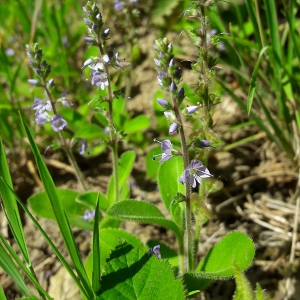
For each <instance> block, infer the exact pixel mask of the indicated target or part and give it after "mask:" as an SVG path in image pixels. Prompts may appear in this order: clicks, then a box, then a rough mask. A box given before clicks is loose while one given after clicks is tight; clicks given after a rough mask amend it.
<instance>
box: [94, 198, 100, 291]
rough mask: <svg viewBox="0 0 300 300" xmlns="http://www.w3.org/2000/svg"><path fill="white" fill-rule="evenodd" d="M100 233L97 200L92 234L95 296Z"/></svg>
mask: <svg viewBox="0 0 300 300" xmlns="http://www.w3.org/2000/svg"><path fill="white" fill-rule="evenodd" d="M100 274H101V271H100V232H99V198H98V201H97V206H96V211H95V222H94V232H93V273H92V286H93V290H94V292H95V294H96V295H97V294H98V292H99V290H100V287H101V285H100V277H101V276H100Z"/></svg>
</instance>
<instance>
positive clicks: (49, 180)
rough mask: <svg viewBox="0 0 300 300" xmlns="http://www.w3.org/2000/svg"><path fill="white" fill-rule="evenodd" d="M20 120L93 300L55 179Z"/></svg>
mask: <svg viewBox="0 0 300 300" xmlns="http://www.w3.org/2000/svg"><path fill="white" fill-rule="evenodd" d="M20 118H21V121H22V124H23V126H24V129H25V131H26V135H27V137H28V140H29V143H30V146H31V149H32V152H33V154H34V157H35V161H36V164H37V167H38V170H39V173H40V177H41V179H42V182H43V183H44V186H45V190H46V192H47V194H48V197H49V199H50V202H51V205H52V208H53V211H54V214H55V217H56V220H57V224H58V226H59V229H60V232H61V234H62V237H63V239H64V242H65V244H66V247H67V250H68V253H69V255H70V257H71V260H72V262H73V264H74V267H75V269H76V272H77V274H78V276H79V278H80V280H81V281H82V284H83V286H84V288H85V290H86V292H87V294H88V299H93V298H94V293H93V290H92V288H91V285H90V282H89V279H88V276H87V274H86V271H85V269H84V266H83V263H82V260H81V258H80V255H79V252H78V248H77V246H76V243H75V240H74V236H73V234H72V231H71V228H70V225H69V222H68V219H67V217H66V214H65V212H64V210H63V207H62V205H61V203H60V200H59V197H58V195H57V192H56V187H55V185H54V182H53V179H52V177H51V175H50V173H49V171H48V169H47V167H46V165H45V163H44V161H43V159H42V156H41V155H40V153H39V150H38V147H37V145H36V143H35V141H34V139H33V136H32V134H31V132H30V130H29V128H28V126H27V124H26V123H25V122H24V121H23V119H22V116H21V114H20Z"/></svg>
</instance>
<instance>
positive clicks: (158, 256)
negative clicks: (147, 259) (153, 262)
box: [147, 245, 161, 259]
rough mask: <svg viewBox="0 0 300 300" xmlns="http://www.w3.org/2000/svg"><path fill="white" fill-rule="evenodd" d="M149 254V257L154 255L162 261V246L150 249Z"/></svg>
mask: <svg viewBox="0 0 300 300" xmlns="http://www.w3.org/2000/svg"><path fill="white" fill-rule="evenodd" d="M147 254H148V255H151V254H154V255H155V256H156V257H157V258H158V259H161V254H160V245H156V246H154V247H153V248H151V249H149V250H148V252H147Z"/></svg>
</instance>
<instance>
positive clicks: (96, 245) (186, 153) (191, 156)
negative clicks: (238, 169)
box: [0, 1, 263, 299]
mask: <svg viewBox="0 0 300 300" xmlns="http://www.w3.org/2000/svg"><path fill="white" fill-rule="evenodd" d="M135 2H136V1H130V3H131V4H132V3H133V4H135ZM124 3H125V2H124V1H115V2H114V5H115V9H116V10H122V9H123V7H125V6H124V5H125V4H124ZM126 3H127V4H128V5H129V2H126ZM209 5H210V2H209V1H206V2H204V1H203V2H202V1H191V3H190V6H189V8H188V9H187V10H186V11H185V15H187V16H189V17H195V18H196V19H197V20H198V22H199V24H200V29H199V28H193V29H191V30H190V32H189V33H190V35H191V37H192V39H193V41H194V42H195V45H196V47H197V55H198V58H197V61H196V62H194V63H193V64H192V69H193V70H194V71H196V72H197V73H198V74H199V76H200V77H199V81H198V83H197V84H196V87H195V90H194V95H195V96H194V99H197V100H196V102H195V101H194V102H192V101H190V99H188V98H187V97H186V96H185V88H184V87H183V86H182V85H183V84H182V80H181V75H182V71H181V69H180V68H178V67H177V66H176V59H175V57H174V54H173V46H172V44H171V43H169V41H168V40H167V39H166V38H164V39H158V40H156V41H155V44H154V51H155V59H154V64H155V68H156V69H157V72H158V76H157V79H158V84H159V86H160V88H161V89H162V90H163V91H164V92H165V95H166V97H165V98H158V99H157V103H158V104H159V105H160V106H161V107H162V109H163V110H164V111H163V112H162V114H164V116H165V117H166V122H168V123H169V130H168V134H169V135H172V137H174V136H179V139H180V146H181V147H179V148H178V149H177V146H173V144H172V142H171V138H170V139H164V140H162V141H161V142H160V144H161V153H160V154H158V155H155V156H153V160H155V159H156V158H157V157H158V158H160V160H159V163H160V167H159V170H158V174H157V181H158V186H159V191H160V194H161V197H162V200H163V202H164V204H165V206H166V208H167V210H168V212H169V215H170V216H171V218H167V217H166V216H165V215H164V214H163V213H162V212H161V211H160V210H159V209H158V207H156V206H155V205H153V204H151V203H149V202H147V201H143V200H142V201H138V200H135V199H129V195H130V187H129V184H128V183H127V179H128V177H129V175H130V173H131V170H132V167H133V163H134V160H135V152H134V151H127V152H124V153H123V154H122V155H121V156H120V157H119V155H118V148H119V143H120V141H121V140H122V138H124V135H125V134H124V132H123V130H122V129H123V128H119V127H118V125H119V124H120V123H118V122H117V121H116V119H117V118H119V117H120V115H119V114H118V110H117V107H118V102H117V101H119V99H118V98H119V97H120V95H121V92H120V90H118V89H117V88H116V87H115V86H114V85H113V83H112V78H111V72H110V70H111V68H119V69H121V70H122V69H123V67H122V64H121V62H120V61H119V60H118V54H117V52H114V53H113V54H112V55H111V54H109V53H108V51H107V41H108V38H109V35H110V34H111V33H110V30H109V29H107V28H105V27H104V21H103V18H102V14H101V12H100V10H99V8H98V6H97V5H96V4H95V3H92V2H90V1H88V2H87V4H86V5H85V6H84V7H83V12H84V23H85V24H86V26H87V30H88V35H87V36H86V38H85V41H86V42H87V43H88V44H89V45H91V46H95V47H97V49H98V56H92V57H89V58H88V59H87V60H86V61H85V62H84V63H83V68H89V69H90V83H91V85H93V86H95V87H96V88H97V89H98V98H97V101H96V105H98V107H97V108H98V109H99V110H100V111H101V113H102V119H104V120H105V121H104V123H105V124H107V127H106V128H107V130H106V133H105V135H104V138H103V143H105V144H106V145H107V146H108V147H109V148H110V149H111V153H112V170H113V172H112V176H111V178H110V181H109V184H108V188H107V193H106V195H104V194H101V193H98V192H92V191H87V189H86V187H85V184H84V183H83V182H84V181H83V177H82V176H81V175H78V174H81V173H78V174H77V176H78V178H79V180H80V182H81V180H82V186H83V187H84V189H85V192H84V193H79V192H76V191H73V190H65V189H58V188H56V186H55V184H54V182H53V179H52V178H51V175H50V173H49V170H48V169H47V167H46V165H45V163H44V161H43V158H42V156H41V154H40V152H39V150H38V147H37V145H36V142H35V140H34V138H33V136H32V134H31V132H30V129H29V127H28V125H27V124H26V122H24V121H23V118H22V116H21V121H22V124H23V127H24V129H25V132H26V135H27V137H28V140H29V143H30V146H31V149H32V152H33V154H34V156H35V160H36V164H37V167H38V170H39V174H40V177H41V179H42V182H43V184H44V186H45V191H43V192H41V193H38V194H36V195H34V196H32V197H31V198H30V199H29V202H30V206H31V208H32V210H33V211H34V212H35V213H37V214H38V215H40V216H42V217H46V218H50V219H54V220H56V221H57V223H58V226H59V229H60V232H61V234H62V237H63V240H64V242H65V245H66V248H67V251H68V254H69V256H70V259H71V261H72V266H73V267H72V266H71V265H70V264H69V263H68V262H67V261H66V259H65V258H64V257H63V256H62V255H61V254H60V251H59V250H58V249H57V248H56V246H55V245H54V243H53V241H51V239H50V238H49V237H48V236H47V234H46V232H45V231H44V230H43V229H42V228H41V226H40V224H39V223H38V221H37V220H36V219H35V217H34V216H33V214H32V213H31V212H30V211H29V210H28V209H27V207H26V206H25V205H24V204H23V203H22V201H21V200H20V199H19V198H18V197H17V196H16V194H15V193H14V191H13V188H12V181H11V178H10V174H9V169H8V164H7V161H6V156H5V152H4V147H3V145H2V143H0V174H1V178H0V191H1V196H2V199H3V208H4V211H5V214H6V216H7V218H8V221H9V225H10V227H11V229H12V233H13V235H14V238H15V241H16V243H17V245H18V247H19V249H20V252H21V255H22V257H23V259H24V261H25V263H23V261H22V260H21V259H20V258H19V257H18V255H17V254H16V253H15V252H14V250H13V249H12V247H11V246H10V245H9V244H8V243H7V241H6V240H5V239H4V238H3V237H2V236H1V237H0V241H1V242H0V266H1V267H2V268H3V269H4V270H5V272H6V273H8V274H9V275H10V276H11V277H12V278H13V279H14V281H15V282H16V283H17V285H18V286H19V288H20V290H21V291H22V293H23V294H24V295H26V296H28V297H29V296H31V294H32V293H31V292H30V291H29V289H28V287H27V286H26V284H25V282H24V280H23V278H22V276H21V275H20V273H19V270H18V268H17V267H16V265H15V264H17V265H18V267H19V268H21V269H22V270H23V272H24V273H25V274H26V276H27V277H28V279H29V280H30V281H31V282H32V283H33V285H34V286H35V287H36V289H37V291H38V293H39V296H40V297H41V298H42V299H51V295H49V294H48V293H47V292H46V291H45V290H44V289H43V287H42V286H41V285H40V283H39V282H38V279H37V276H36V275H35V272H34V270H33V268H32V264H31V261H30V257H29V254H28V250H27V245H26V240H25V236H24V232H23V229H22V224H21V219H20V216H19V211H18V207H17V203H18V204H19V205H20V206H21V207H22V209H23V210H24V211H25V212H26V213H27V214H28V216H29V217H30V219H31V220H32V222H33V223H34V224H35V226H36V227H37V229H38V230H39V231H40V232H41V233H42V235H43V236H44V238H45V239H46V241H47V242H48V244H49V245H50V247H51V248H52V249H53V251H54V253H55V254H56V255H57V257H58V258H59V260H60V261H61V263H62V264H63V265H64V267H65V268H66V270H67V271H68V273H69V274H70V276H71V277H72V279H73V280H74V282H75V284H76V285H77V286H78V289H79V290H80V292H81V294H82V297H83V299H121V298H122V299H123V298H124V299H125V298H126V299H185V298H187V297H194V295H196V294H197V293H198V292H199V291H201V290H203V289H204V288H205V287H206V286H207V285H208V284H209V283H210V282H212V281H213V280H216V279H226V278H231V277H233V276H236V278H242V279H243V275H242V273H241V272H242V271H244V270H246V269H247V268H248V267H249V265H250V264H251V262H252V260H253V257H254V253H255V249H254V244H253V242H252V240H251V239H250V238H249V237H247V235H246V234H244V233H241V232H231V233H229V234H228V235H227V236H225V237H224V238H223V239H222V240H221V241H220V242H219V243H218V244H216V245H215V246H214V247H213V248H211V249H210V250H209V252H208V254H207V255H206V256H205V257H204V258H203V259H202V260H201V261H200V262H199V261H197V252H198V247H199V236H200V229H201V227H202V226H203V224H204V223H205V221H206V220H207V219H208V215H207V214H205V213H204V212H203V211H204V210H203V209H202V207H203V204H204V203H205V200H206V198H207V196H208V195H209V194H210V193H212V192H214V191H216V190H218V189H220V187H221V186H222V185H221V183H220V182H219V181H218V179H217V178H215V177H214V175H213V174H212V173H211V172H210V171H209V169H208V167H207V163H208V156H209V152H210V150H211V149H212V144H213V145H214V141H215V140H211V139H210V137H212V136H213V137H214V139H216V134H215V133H214V123H213V120H212V114H213V108H214V106H215V105H216V104H217V103H218V102H219V99H218V97H216V96H215V95H214V94H213V93H212V92H211V91H210V84H211V82H212V80H213V78H214V68H213V67H214V65H213V64H210V61H211V60H210V59H209V50H210V47H212V45H215V44H216V43H217V39H216V38H215V37H214V36H213V35H209V36H208V35H207V30H208V19H207V17H206V15H205V10H206V7H207V6H209ZM27 55H28V59H29V64H30V65H31V67H32V68H33V70H34V71H35V73H36V77H37V79H30V80H29V83H30V84H32V85H34V86H35V87H39V88H42V89H44V91H45V93H46V95H47V98H46V99H40V98H35V99H34V102H33V105H32V109H33V110H34V113H35V120H36V123H37V124H38V125H44V124H46V123H49V124H50V125H51V127H52V129H53V130H54V131H55V132H57V133H58V135H59V138H60V141H61V145H62V147H63V149H64V150H65V151H66V153H67V154H68V155H69V157H70V161H71V163H72V165H73V166H74V169H75V171H76V173H77V171H78V172H80V171H79V168H78V167H77V164H76V162H75V160H74V162H73V158H74V157H73V154H72V151H71V148H70V146H69V144H68V142H67V139H66V137H65V135H64V130H65V129H66V128H67V126H68V122H67V121H66V120H65V119H64V118H63V116H62V115H60V114H58V111H57V107H56V105H57V103H59V102H61V104H62V105H64V106H66V107H68V108H69V105H68V102H67V101H66V95H65V94H63V95H62V97H61V98H60V99H58V100H55V99H54V97H53V96H52V94H51V88H52V87H53V86H54V80H53V79H50V80H49V79H48V76H49V74H50V72H51V67H50V65H48V63H47V62H46V61H45V60H43V58H42V57H43V53H42V50H41V48H39V47H38V45H37V44H34V45H31V46H27ZM191 102H192V103H191ZM189 125H190V126H198V128H196V130H194V131H193V132H192V133H191V134H189V135H187V133H186V128H187V127H188V126H189ZM77 141H78V143H79V145H80V152H81V153H83V152H84V151H86V150H87V147H88V146H87V142H86V140H85V139H81V138H78V140H77ZM155 141H157V140H155ZM123 220H130V221H136V222H141V223H149V224H155V225H159V226H162V227H165V228H167V229H169V230H171V231H172V232H173V233H174V234H175V235H176V238H177V245H178V254H177V257H178V260H175V262H174V261H173V263H172V266H171V264H170V262H169V261H167V260H166V259H165V257H166V256H167V255H169V256H171V257H172V256H174V254H170V253H172V251H171V249H169V248H168V247H166V246H165V245H163V244H162V243H160V242H159V241H158V242H157V243H155V244H154V245H151V247H150V249H149V247H148V246H144V245H143V244H142V242H141V241H140V240H139V239H138V238H137V237H136V236H134V235H131V234H129V233H127V232H125V231H123V230H121V229H120V228H119V227H120V223H121V221H123ZM70 225H71V226H76V227H79V228H83V229H88V230H91V231H92V233H93V238H92V244H91V252H90V254H89V256H88V257H87V259H86V261H85V263H83V261H82V258H81V257H80V253H79V250H78V247H77V245H76V243H75V239H74V235H73V233H72V230H71V227H70ZM175 256H176V254H175ZM240 281H241V280H240ZM237 284H238V285H239V288H240V289H239V293H240V294H241V295H242V294H243V292H245V289H243V287H242V283H239V281H238V280H237ZM0 293H1V290H0ZM251 293H252V291H251V290H250V291H249V294H251ZM32 297H33V298H31V299H36V297H35V296H32ZM251 297H252V296H251ZM236 299H238V298H236ZM240 299H242V298H240ZM248 299H255V298H254V296H253V297H252V298H248ZM257 299H263V298H258V297H257Z"/></svg>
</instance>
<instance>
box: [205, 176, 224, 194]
mask: <svg viewBox="0 0 300 300" xmlns="http://www.w3.org/2000/svg"><path fill="white" fill-rule="evenodd" d="M223 186H224V184H223V182H222V181H220V180H217V179H215V178H207V179H205V190H206V193H207V195H209V194H213V193H216V192H218V191H220V190H221V189H222V188H223Z"/></svg>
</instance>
